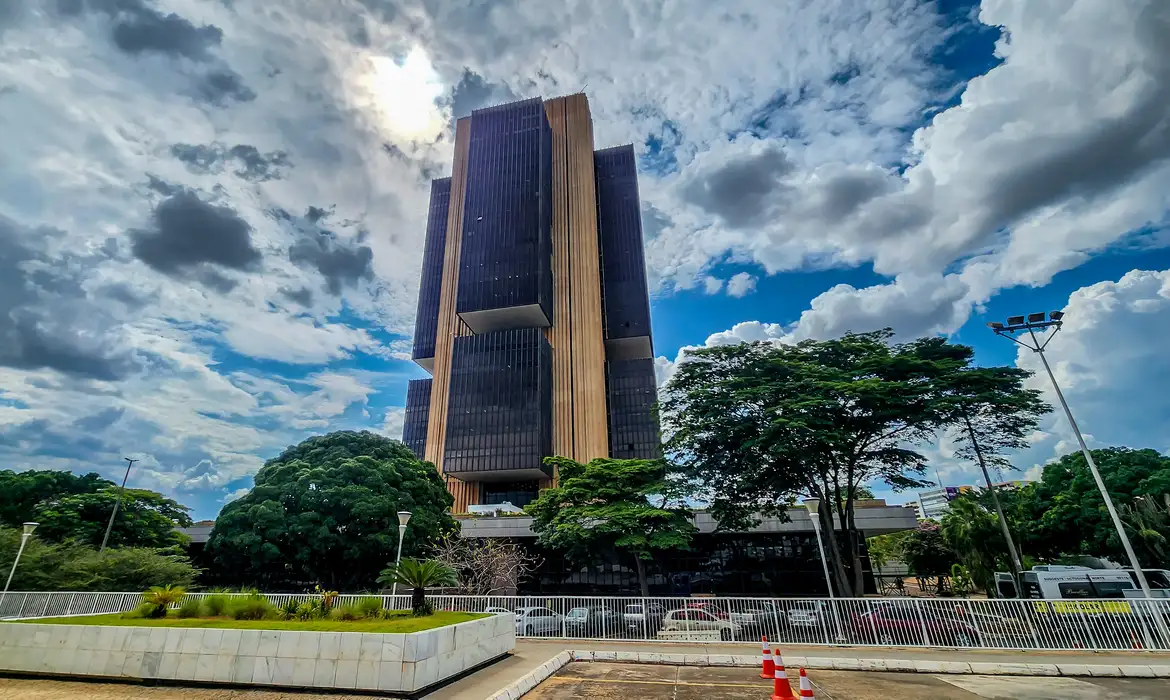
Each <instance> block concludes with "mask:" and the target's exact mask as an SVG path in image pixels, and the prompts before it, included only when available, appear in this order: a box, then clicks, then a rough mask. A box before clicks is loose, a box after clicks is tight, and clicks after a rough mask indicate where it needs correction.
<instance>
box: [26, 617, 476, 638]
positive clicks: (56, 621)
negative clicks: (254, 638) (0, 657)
mask: <svg viewBox="0 0 1170 700" xmlns="http://www.w3.org/2000/svg"><path fill="white" fill-rule="evenodd" d="M482 617H490V615H485V614H482V613H463V612H436V613H435V614H434V615H430V616H427V617H402V618H399V619H395V620H354V621H353V622H344V621H342V620H306V621H303V622H302V621H300V620H233V619H232V618H230V617H189V618H179V617H175V616H174V614H173V613H172V614H170V615H168V616H167V617H164V618H161V619H157V620H151V619H146V618H141V617H139V618H125V617H122V616H121V614H120V613H111V614H108V615H85V616H82V617H51V618H46V619H43V620H7V621H6V622H11V623H13V624H42V625H43V624H49V625H109V626H117V627H201V628H203V627H206V628H212V629H214V628H224V629H228V628H230V629H241V630H287V631H294V632H384V633H389V634H401V633H405V632H421V631H423V630H429V629H434V628H435V627H446V626H447V625H454V624H457V623H460V622H470V621H471V620H478V619H480V618H482Z"/></svg>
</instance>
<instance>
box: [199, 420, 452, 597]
mask: <svg viewBox="0 0 1170 700" xmlns="http://www.w3.org/2000/svg"><path fill="white" fill-rule="evenodd" d="M452 503H453V499H452V497H451V495H450V494H449V493H448V492H447V489H446V487H445V486H444V485H443V482H442V480H441V479H440V478H439V475H438V473H437V472H436V471H435V468H434V465H432V464H430V463H429V462H422V461H420V460H419V459H418V458H417V457H415V456H414V454H413V453H412V452H411V451H410V450H409V449H408V448H407V447H406V446H405V445H403V444H402V443H401V442H399V441H397V440H391V439H389V438H386V437H382V436H380V435H375V434H374V433H371V432H368V431H362V432H353V431H341V432H335V433H329V434H328V435H322V436H318V437H312V438H309V439H308V440H305V441H304V442H302V443H300V444H299V445H295V446H293V447H290V448H288V449H287V450H285V451H284V452H283V453H282V454H281V455H280V456H279V457H276V458H275V459H272V460H270V461H269V462H268V463H266V464H265V465H264V466H263V467H262V468H261V469H260V471H259V472H258V473H257V474H256V477H255V485H254V486H253V488H252V490H251V492H249V493H248V494H247V495H246V496H244V497H243V498H240V499H238V500H236V501H233V502H231V503H229V504H228V505H227V506H225V507H224V509H223V511H222V512H221V513H220V514H219V517H218V518H217V519H216V521H215V527H214V529H213V530H212V534H211V539H210V540H209V542H208V553H209V555H210V556H211V558H212V561H213V562H214V563H215V566H216V567H218V568H219V569H221V570H222V571H224V572H225V573H229V574H230V575H231V576H233V577H235V578H236V579H237V580H239V581H242V582H245V583H250V584H255V585H260V586H265V587H268V588H270V589H271V588H274V587H293V586H295V587H300V586H305V585H312V584H314V583H319V584H321V585H322V586H326V587H327V588H330V589H335V590H357V589H362V588H370V587H372V586H373V585H374V584H375V581H376V579H377V576H378V573H379V571H380V570H381V569H382V567H383V566H384V565H385V562H386V561H388V560H393V559H394V557H395V554H396V552H397V546H398V518H397V512H398V511H400V510H408V511H410V512H411V513H412V514H413V515H412V517H411V520H410V526H409V527H408V528H407V530H406V539H405V542H404V545H403V550H404V552H405V554H406V555H411V554H419V553H421V552H422V551H423V550H425V549H426V548H427V547H428V546H429V545H430V543H431V542H433V541H434V540H435V539H436V538H437V537H439V536H440V535H442V534H445V533H447V532H450V531H452V530H454V528H455V521H454V519H453V518H452V517H451V515H450V514H449V513H448V510H449V508H450V507H451V504H452Z"/></svg>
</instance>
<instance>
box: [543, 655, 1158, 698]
mask: <svg viewBox="0 0 1170 700" xmlns="http://www.w3.org/2000/svg"><path fill="white" fill-rule="evenodd" d="M790 675H792V676H793V677H794V678H795V676H796V673H795V671H794V672H793V673H791V674H790ZM811 678H812V680H813V682H814V683H815V684H816V686H817V687H816V689H815V691H816V697H817V698H821V699H822V700H891V699H892V698H897V699H898V700H941V699H945V700H1165V698H1166V697H1170V681H1165V680H1153V679H1150V680H1147V679H1129V678H1084V679H1081V678H1042V677H1026V678H1025V677H1015V676H971V675H967V676H962V675H948V676H934V675H928V674H913V673H860V672H846V671H814V672H813V673H812V674H811ZM792 688H793V695H798V692H797V684H796V683H795V681H793V683H792ZM771 694H772V684H771V681H764V680H761V679H760V678H759V671H757V670H755V669H745V668H702V667H690V666H652V665H634V664H607V663H575V664H569V665H568V666H566V667H565V668H564V669H562V670H561V672H560V673H558V674H556V675H555V676H553V677H551V678H549V679H548V680H546V681H545V682H544V683H541V684H540V685H539V686H537V687H536V688H535V689H534V690H532V692H530V693H529V694H527V695H525V696H524V699H525V700H586V699H588V700H619V699H624V698H639V700H766V699H767V698H768V697H770V696H771Z"/></svg>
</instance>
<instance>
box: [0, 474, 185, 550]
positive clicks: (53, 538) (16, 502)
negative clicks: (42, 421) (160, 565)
mask: <svg viewBox="0 0 1170 700" xmlns="http://www.w3.org/2000/svg"><path fill="white" fill-rule="evenodd" d="M117 500H118V487H117V486H116V485H115V484H114V483H113V482H112V481H107V480H106V479H103V478H101V477H99V476H98V475H97V474H92V473H91V474H86V475H84V476H78V475H76V474H71V473H69V472H62V471H52V470H44V471H41V470H30V471H25V472H12V471H0V524H2V525H7V526H9V527H19V526H20V524H21V523H23V522H25V521H29V520H32V521H36V522H38V523H40V527H39V528H37V537H39V538H40V539H42V540H47V541H50V542H64V541H66V540H75V541H77V542H79V543H82V544H89V545H93V546H94V547H97V546H98V545H100V544H101V541H102V536H103V535H104V534H105V531H106V525H107V523H108V522H109V518H110V513H111V512H113V510H114V504H115V502H116V501H117ZM188 511H189V509H188V508H187V507H186V506H184V505H181V504H179V503H177V502H175V501H173V500H171V499H169V498H166V497H165V496H163V495H162V494H160V493H156V492H154V491H147V490H146V489H127V490H126V493H125V494H124V495H123V497H122V505H121V507H120V508H119V509H118V517H117V519H116V520H115V521H114V528H113V530H112V531H111V532H110V542H109V546H111V547H155V548H165V547H171V546H174V545H177V544H181V543H182V541H183V537H182V536H181V535H180V534H179V533H178V532H177V531H176V528H180V527H189V526H190V525H191V518H190V516H189V515H188Z"/></svg>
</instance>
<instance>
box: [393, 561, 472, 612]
mask: <svg viewBox="0 0 1170 700" xmlns="http://www.w3.org/2000/svg"><path fill="white" fill-rule="evenodd" d="M378 583H380V584H382V585H384V586H391V585H394V584H395V583H400V584H402V585H404V586H409V587H410V588H411V589H413V590H412V593H411V597H410V607H411V610H412V611H413V612H414V614H415V615H417V616H419V617H422V616H424V615H430V614H431V613H433V612H434V609H433V608H431V605H430V603H428V602H427V588H436V587H440V586H455V585H458V583H459V580H458V578H457V577H456V576H455V569H452V568H451V567H449V566H447V565H446V564H444V563H442V562H439V561H435V560H434V559H427V560H424V561H420V560H418V559H403V560H402V562H401V563H400V564H398V566H394V565H393V564H391V565H390V566H388V567H386V568H385V569H383V570H382V573H381V575H380V576H378Z"/></svg>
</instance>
